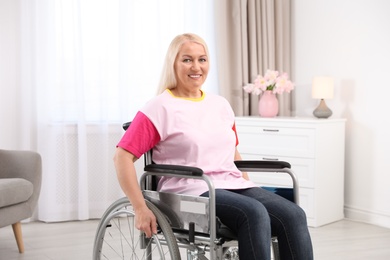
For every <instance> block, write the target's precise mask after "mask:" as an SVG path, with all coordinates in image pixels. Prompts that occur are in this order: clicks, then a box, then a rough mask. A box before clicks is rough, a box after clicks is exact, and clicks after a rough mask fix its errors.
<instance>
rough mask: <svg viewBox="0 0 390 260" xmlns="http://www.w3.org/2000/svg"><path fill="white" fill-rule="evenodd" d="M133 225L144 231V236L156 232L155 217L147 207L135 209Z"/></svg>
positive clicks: (149, 235)
mask: <svg viewBox="0 0 390 260" xmlns="http://www.w3.org/2000/svg"><path fill="white" fill-rule="evenodd" d="M135 227H136V228H137V229H139V230H140V231H143V232H145V234H146V237H151V236H152V235H154V234H157V221H156V217H155V216H154V214H153V212H152V211H151V210H150V209H149V208H147V207H144V208H142V209H140V210H136V211H135Z"/></svg>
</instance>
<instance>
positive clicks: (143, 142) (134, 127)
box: [117, 112, 160, 158]
mask: <svg viewBox="0 0 390 260" xmlns="http://www.w3.org/2000/svg"><path fill="white" fill-rule="evenodd" d="M159 141H160V135H159V134H158V132H157V129H156V127H155V126H154V125H153V123H152V122H151V121H150V120H149V118H148V117H147V116H146V115H145V114H143V113H142V112H138V113H137V114H136V116H135V117H134V119H133V121H132V122H131V124H130V126H129V128H128V129H127V130H126V132H125V134H124V135H123V137H122V139H121V140H120V141H119V143H118V145H117V147H121V148H123V149H125V150H126V151H128V152H130V153H132V154H133V155H134V156H136V157H137V158H139V157H141V156H142V155H143V154H144V153H146V152H147V151H149V150H150V149H152V148H153V147H154V146H155V145H156V144H157V143H158V142H159Z"/></svg>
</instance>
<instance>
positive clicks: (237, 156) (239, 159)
mask: <svg viewBox="0 0 390 260" xmlns="http://www.w3.org/2000/svg"><path fill="white" fill-rule="evenodd" d="M234 160H235V161H241V160H242V158H241V154H240V152H239V151H238V149H237V147H236V152H235V153H234ZM242 177H243V178H244V179H245V180H248V181H249V175H248V173H247V172H242Z"/></svg>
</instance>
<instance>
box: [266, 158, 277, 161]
mask: <svg viewBox="0 0 390 260" xmlns="http://www.w3.org/2000/svg"><path fill="white" fill-rule="evenodd" d="M263 160H264V161H279V159H278V158H267V157H263Z"/></svg>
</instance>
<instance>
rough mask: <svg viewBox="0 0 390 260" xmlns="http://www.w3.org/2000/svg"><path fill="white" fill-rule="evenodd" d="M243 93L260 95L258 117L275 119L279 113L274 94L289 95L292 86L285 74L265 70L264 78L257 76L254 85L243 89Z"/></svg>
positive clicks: (248, 85) (251, 84) (277, 102)
mask: <svg viewBox="0 0 390 260" xmlns="http://www.w3.org/2000/svg"><path fill="white" fill-rule="evenodd" d="M243 89H244V91H245V92H247V93H251V94H254V95H260V94H261V97H260V99H259V107H258V109H259V115H260V116H262V117H275V116H276V115H277V114H278V112H279V101H278V99H277V98H276V94H282V93H283V92H285V91H286V92H287V93H290V91H291V90H293V89H294V84H293V83H292V82H291V81H290V80H289V79H288V75H287V73H281V75H279V71H275V70H267V71H266V73H265V75H264V76H261V75H258V76H257V77H256V79H255V82H254V83H250V84H247V85H245V86H244V87H243Z"/></svg>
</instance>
